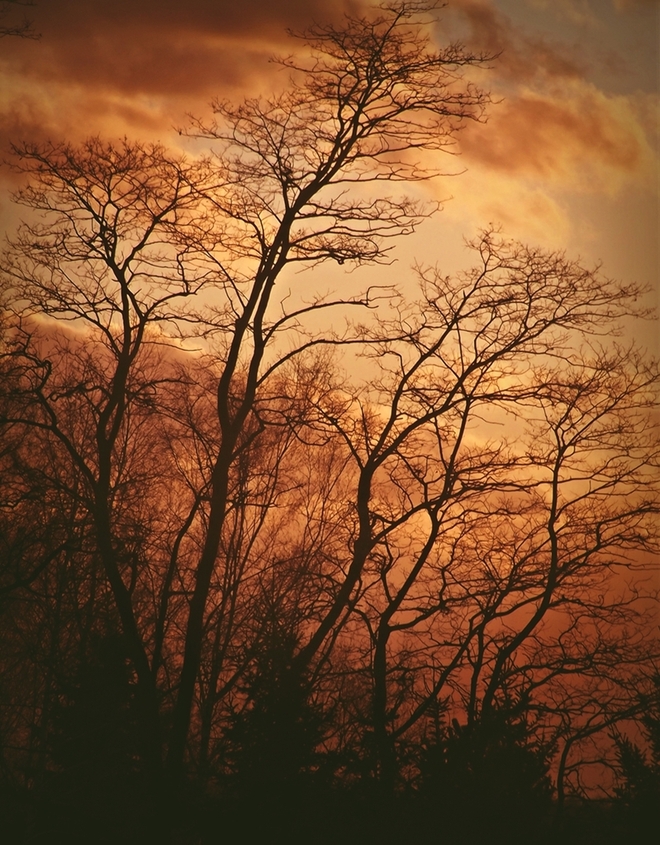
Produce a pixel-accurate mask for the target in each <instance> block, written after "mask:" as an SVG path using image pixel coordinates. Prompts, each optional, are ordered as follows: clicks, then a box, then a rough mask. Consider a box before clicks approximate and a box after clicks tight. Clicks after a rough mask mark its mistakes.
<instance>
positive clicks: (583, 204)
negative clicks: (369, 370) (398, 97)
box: [0, 0, 660, 353]
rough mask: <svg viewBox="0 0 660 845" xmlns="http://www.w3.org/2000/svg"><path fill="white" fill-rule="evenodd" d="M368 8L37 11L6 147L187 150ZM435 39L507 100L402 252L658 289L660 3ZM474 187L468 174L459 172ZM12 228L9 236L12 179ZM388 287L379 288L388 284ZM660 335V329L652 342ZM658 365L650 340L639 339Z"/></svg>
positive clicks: (271, 3)
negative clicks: (335, 21) (524, 252)
mask: <svg viewBox="0 0 660 845" xmlns="http://www.w3.org/2000/svg"><path fill="white" fill-rule="evenodd" d="M360 5H361V0H240V2H237V0H185V2H182V0H113V2H103V3H101V2H94V0H36V5H35V6H34V8H32V9H29V10H28V12H29V15H30V17H31V18H32V19H33V25H34V28H35V29H36V30H37V31H38V32H40V33H41V39H40V40H38V41H31V40H23V39H16V38H4V39H2V40H1V41H0V111H1V115H0V147H1V148H2V150H3V153H2V155H3V157H4V156H5V155H6V151H7V149H8V145H9V142H10V141H18V140H38V139H40V138H41V139H45V138H49V139H51V140H61V139H66V140H72V141H75V140H79V139H81V138H83V137H85V136H87V135H91V134H100V135H102V136H105V137H110V138H112V137H117V136H123V135H127V136H128V137H130V138H148V139H159V140H161V141H163V142H164V143H165V144H168V145H173V146H174V145H176V146H183V147H184V149H185V147H186V145H187V144H188V145H190V143H191V142H190V141H187V140H186V139H182V138H180V137H179V135H178V133H177V131H176V129H177V128H178V127H181V126H185V124H186V113H189V112H192V113H194V114H196V115H208V114H209V113H210V110H209V106H208V104H209V101H210V100H211V99H212V97H214V96H223V97H230V98H235V97H240V96H242V94H243V93H244V92H246V91H250V92H254V91H259V90H267V89H268V88H270V87H272V86H273V85H274V84H275V85H279V84H282V83H283V81H284V80H285V77H284V76H283V73H282V71H281V70H278V69H277V68H276V66H274V65H272V64H269V63H268V57H269V55H271V54H273V53H286V52H289V51H291V50H292V49H293V48H294V47H295V43H294V44H292V43H291V42H290V41H288V39H287V35H286V28H287V27H292V28H294V29H297V28H302V27H304V26H305V25H306V24H307V23H309V22H311V20H312V19H314V18H315V19H319V20H320V19H328V18H330V17H337V16H339V15H341V13H342V11H343V10H344V9H345V8H349V7H350V8H351V9H353V10H357V9H358V8H359V6H360ZM439 17H440V24H439V25H438V27H437V37H438V38H439V39H443V38H444V39H447V38H452V39H454V38H459V39H461V40H464V41H467V42H468V43H470V44H471V45H474V46H475V47H477V48H482V49H486V50H487V51H489V52H496V53H500V57H499V59H497V60H496V61H495V62H493V68H492V69H491V70H490V71H487V72H484V71H481V72H479V79H478V81H479V82H480V84H482V85H484V87H487V88H489V89H490V90H491V91H492V93H493V95H494V97H495V99H497V100H499V103H498V104H497V105H493V107H492V108H491V110H490V118H489V121H488V123H487V124H484V125H477V126H470V127H469V128H468V129H467V130H466V131H464V132H463V134H462V135H461V136H460V149H461V156H460V158H457V157H451V158H450V157H447V156H445V159H446V161H445V162H443V166H444V169H445V170H446V171H448V172H453V173H455V174H459V173H461V175H455V176H453V177H451V178H446V179H442V180H439V181H438V182H436V183H435V184H434V185H433V186H429V188H428V190H429V191H430V192H431V193H432V194H433V195H434V196H435V197H437V198H443V199H445V198H449V197H451V200H449V201H448V202H446V204H445V207H444V211H443V212H442V213H441V214H440V215H439V216H438V217H437V218H436V219H435V220H433V221H432V222H430V223H427V224H425V225H424V227H423V228H422V230H421V231H420V232H419V233H418V234H417V235H416V236H415V237H414V238H412V239H411V240H410V241H409V242H408V243H406V244H405V246H404V245H402V247H401V248H400V250H399V257H400V259H401V262H400V266H405V264H408V263H410V261H411V260H412V258H413V257H416V258H418V259H420V260H422V261H424V262H435V261H439V262H440V263H441V264H443V265H444V266H446V267H447V268H448V269H451V268H452V267H454V266H456V265H457V264H460V263H461V262H462V260H463V259H462V253H461V245H462V237H463V235H466V236H468V237H470V236H472V235H474V233H475V230H476V229H477V228H478V227H480V226H484V225H487V224H488V223H491V222H493V223H500V224H502V226H503V227H504V231H505V233H506V234H510V235H512V236H515V237H520V238H522V239H524V240H527V241H531V242H535V243H541V244H544V245H547V246H550V247H553V248H557V247H561V248H565V249H566V250H567V251H568V252H569V253H570V254H571V255H581V256H582V257H583V258H584V259H585V260H586V261H588V262H593V261H595V260H598V259H602V261H603V265H604V271H605V272H606V273H608V274H609V275H613V276H617V277H621V278H624V279H626V280H632V279H636V280H638V281H640V282H645V283H647V284H649V285H652V286H653V287H654V288H655V290H656V296H655V298H656V301H657V289H658V275H659V271H658V267H659V262H658V157H659V156H658V154H659V144H658V93H659V92H658V85H659V78H658V55H659V49H660V37H659V29H658V25H659V20H660V2H658V0H450V3H449V4H448V7H447V8H446V9H444V10H442V11H441V12H440V13H439ZM462 171H464V172H462ZM0 179H1V180H2V181H1V184H0V189H1V191H2V195H1V198H0V224H1V225H2V226H3V228H5V229H11V228H12V227H13V225H14V221H15V215H16V212H15V210H14V209H12V207H11V204H10V202H9V200H8V190H9V188H10V183H11V175H10V174H9V173H8V172H7V171H6V169H5V171H4V173H3V174H1V175H0ZM378 272H380V273H383V272H384V271H383V270H379V271H378ZM656 328H657V327H656ZM640 337H641V339H642V341H643V342H644V343H646V344H647V345H650V346H651V347H654V348H655V351H656V353H657V352H658V351H659V344H658V332H657V331H656V330H655V329H654V328H653V327H651V326H649V327H647V330H646V331H644V332H642V333H641V335H640Z"/></svg>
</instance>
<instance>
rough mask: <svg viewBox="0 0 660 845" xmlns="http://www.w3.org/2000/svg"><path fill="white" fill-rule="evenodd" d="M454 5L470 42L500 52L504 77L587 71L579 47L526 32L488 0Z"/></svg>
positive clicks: (519, 79) (499, 63)
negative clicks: (570, 46)
mask: <svg viewBox="0 0 660 845" xmlns="http://www.w3.org/2000/svg"><path fill="white" fill-rule="evenodd" d="M452 8H453V10H454V14H455V15H458V16H459V17H460V19H462V23H463V27H464V29H465V30H466V34H465V40H466V41H467V42H468V43H469V44H470V46H471V47H472V48H473V49H475V50H477V51H482V52H484V53H487V54H489V55H494V56H497V60H496V61H495V65H494V66H495V71H496V73H497V76H498V77H499V78H500V79H501V80H502V79H504V80H506V79H509V80H513V81H514V82H518V83H520V82H529V81H531V80H532V79H534V77H538V76H539V75H543V76H546V77H551V78H566V79H571V78H573V79H574V78H579V77H583V76H584V75H585V73H586V67H585V65H584V64H583V63H582V62H581V61H579V59H578V58H577V57H576V51H574V50H571V49H569V48H568V47H567V46H565V45H563V44H557V43H554V42H550V41H547V40H545V39H543V38H540V37H538V36H532V35H529V34H527V33H525V32H524V31H523V30H522V29H521V28H520V27H515V26H514V25H513V23H512V22H511V20H510V19H509V18H508V17H507V16H506V15H505V14H503V13H502V12H501V11H500V10H498V9H497V8H495V7H494V6H493V5H492V4H491V3H490V2H488V0H455V2H454V3H453V4H452Z"/></svg>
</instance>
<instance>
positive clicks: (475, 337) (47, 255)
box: [0, 2, 660, 843]
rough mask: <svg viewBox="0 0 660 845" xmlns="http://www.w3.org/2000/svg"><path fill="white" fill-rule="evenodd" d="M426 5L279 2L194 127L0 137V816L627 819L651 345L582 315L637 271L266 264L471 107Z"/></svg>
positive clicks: (403, 198)
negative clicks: (260, 72)
mask: <svg viewBox="0 0 660 845" xmlns="http://www.w3.org/2000/svg"><path fill="white" fill-rule="evenodd" d="M428 13H429V7H428V6H427V5H426V4H420V3H416V2H414V3H413V2H407V3H396V4H393V5H391V6H388V7H384V8H382V9H380V10H379V11H377V13H374V15H373V16H372V17H370V18H359V17H355V18H347V20H346V22H345V24H344V25H343V26H337V27H335V26H321V25H319V26H316V27H314V28H313V29H312V30H310V31H309V32H307V33H305V34H304V36H302V37H303V38H304V39H305V43H306V45H307V48H306V51H302V54H301V55H302V56H303V58H301V60H300V61H301V64H300V66H299V65H298V64H297V63H296V60H295V59H288V60H286V61H285V62H284V64H285V65H286V66H287V67H288V68H289V70H290V73H291V83H290V85H289V87H288V88H286V90H284V91H283V92H282V93H280V94H276V95H273V97H272V98H271V99H266V100H248V101H245V102H243V103H241V104H240V105H238V106H234V105H232V104H228V103H224V102H223V103H217V104H216V106H215V108H216V114H217V121H216V122H213V123H211V124H205V123H203V122H198V123H196V124H194V125H193V128H192V130H191V131H192V132H194V133H195V134H196V135H197V136H199V137H201V138H205V139H207V140H208V142H209V144H210V145H211V147H212V149H213V151H214V152H213V155H210V156H208V157H200V158H196V159H194V160H184V159H182V158H180V157H177V156H175V155H174V154H171V153H169V152H168V151H167V150H164V149H162V148H160V147H158V146H149V145H144V144H139V143H132V142H129V141H125V142H123V143H120V144H111V143H106V142H104V141H102V140H100V139H91V140H89V141H88V142H87V143H86V144H84V145H82V146H81V147H77V148H74V147H71V146H69V145H66V144H47V145H43V146H36V145H29V144H28V145H23V146H19V147H17V148H16V150H15V153H16V158H15V166H16V169H17V170H18V171H19V173H21V174H22V178H23V182H22V185H23V187H22V188H21V189H20V190H19V191H18V192H17V194H16V200H17V202H18V203H20V204H22V205H23V206H24V207H25V208H26V215H27V216H26V219H25V222H24V224H23V225H22V226H21V227H20V228H19V230H18V231H17V232H16V234H15V235H13V236H12V237H11V239H10V240H9V243H8V245H7V248H6V250H5V252H4V254H3V257H2V263H1V269H2V280H3V307H4V312H3V324H2V332H3V334H2V346H1V347H0V354H1V357H0V368H1V375H2V382H1V384H2V387H1V388H0V433H1V435H2V440H1V445H0V462H1V473H0V478H1V480H0V556H1V563H2V566H1V571H0V637H1V649H2V651H1V662H0V736H1V740H2V752H1V756H0V802H1V807H0V809H1V812H2V818H3V828H4V830H5V831H7V833H8V836H9V840H8V841H14V842H17V843H20V842H53V841H66V842H70V843H76V842H81V843H82V842H85V843H88V842H89V843H104V842H107V843H114V842H116V843H120V842H121V843H131V842H135V843H138V842H139V843H144V842H152V841H153V842H168V841H172V842H190V843H193V842H205V843H206V842H208V843H212V842H224V841H246V842H251V841H264V842H271V841H272V842H277V841H284V842H295V841H301V842H326V841H327V842H340V841H341V842H365V843H366V842H387V841H393V842H410V841H418V840H419V841H429V842H430V841H433V842H448V843H453V842H503V843H504V842H506V843H515V842H521V843H525V842H529V843H543V842H546V841H547V842H555V841H561V842H569V843H570V842H575V843H578V842H579V843H588V842H594V843H595V842H598V843H606V842H626V843H628V842H634V841H636V838H640V837H642V836H643V832H644V831H645V830H646V829H648V828H649V826H650V825H652V823H653V813H654V812H657V806H658V775H659V766H660V759H659V753H660V742H659V737H658V726H659V724H660V720H659V716H658V658H659V650H658V641H657V587H656V581H655V579H656V577H657V576H656V569H655V568H654V567H655V565H656V564H657V554H658V534H657V529H658V525H657V509H658V508H657V487H658V457H659V452H658V442H657V417H654V416H653V408H654V402H655V397H656V395H657V385H658V370H657V366H656V364H655V363H654V362H653V361H651V360H649V359H648V357H647V356H646V355H645V353H644V352H643V350H639V349H637V348H636V347H635V345H634V344H632V343H626V342H624V341H623V340H621V339H620V338H621V326H622V321H628V322H627V325H628V326H630V324H631V321H632V320H634V319H640V318H644V317H648V314H647V313H646V312H645V310H644V308H643V307H642V305H641V304H640V303H641V302H642V299H641V295H642V293H643V292H642V291H640V290H639V289H638V288H637V287H636V286H635V285H623V284H620V283H618V282H615V281H613V280H611V279H608V278H607V277H605V276H604V275H603V274H602V273H601V272H600V270H599V269H598V268H587V267H584V266H582V265H581V264H580V263H579V262H577V261H573V260H571V259H569V258H567V257H566V256H565V255H563V254H561V253H551V252H545V251H543V250H540V249H536V248H531V247H528V246H525V245H523V244H519V243H515V242H511V241H508V240H507V239H506V238H504V237H503V236H501V235H500V234H499V233H498V232H497V231H493V230H489V231H484V232H482V233H480V234H479V235H478V236H477V237H476V238H475V239H474V240H473V241H471V242H470V244H469V248H470V252H471V256H472V258H471V261H472V266H471V267H470V269H467V270H465V271H464V272H461V273H459V274H457V275H455V276H447V275H445V274H444V273H443V272H442V271H441V269H440V268H439V267H434V266H431V267H418V268H417V270H416V271H415V272H414V273H409V272H404V271H401V272H398V273H394V271H393V270H391V269H390V270H388V271H387V272H386V271H385V270H383V274H382V283H381V282H379V283H377V284H374V283H372V284H371V286H370V287H368V288H366V289H364V290H360V289H359V288H358V284H359V273H356V274H343V273H342V274H340V275H339V276H338V277H337V278H336V281H333V285H334V292H333V293H330V294H327V295H326V294H325V293H324V291H323V289H321V288H319V289H318V290H317V289H316V288H315V287H314V285H315V284H316V282H315V281H314V280H315V279H318V276H314V275H299V274H297V273H295V272H293V271H294V270H300V269H302V268H304V267H308V266H317V265H323V264H325V265H328V264H332V263H334V264H338V265H346V266H347V267H351V266H353V267H354V266H359V265H365V264H376V265H377V264H387V263H388V261H389V257H390V249H391V248H392V247H393V245H394V242H395V240H396V239H397V238H399V237H402V236H404V235H406V234H408V233H410V232H412V231H413V230H414V229H415V228H416V227H417V226H418V225H419V224H420V223H422V221H424V220H425V219H426V218H428V217H430V215H431V213H432V212H433V209H432V208H430V207H429V206H428V205H424V203H423V202H422V198H423V196H424V194H423V192H422V189H421V187H420V186H419V184H418V183H421V182H423V181H424V180H429V179H431V178H433V177H434V176H435V175H436V173H435V171H434V169H433V162H435V161H437V158H438V155H439V154H440V153H442V152H443V151H450V150H451V149H452V144H453V143H454V138H455V136H456V133H457V132H459V130H460V129H461V127H462V126H463V125H464V124H465V123H466V121H469V120H481V119H482V118H483V114H484V110H485V108H486V106H487V104H488V97H487V95H486V94H485V93H484V91H483V90H482V89H481V88H480V87H479V86H478V85H477V84H476V80H478V74H480V73H484V72H485V65H487V63H488V62H489V61H490V60H491V57H488V56H479V55H474V54H472V53H470V52H469V51H468V50H466V49H464V48H463V47H461V46H460V45H450V46H447V47H444V48H441V49H440V50H437V51H436V50H434V49H433V48H432V47H431V46H430V43H429V41H428V39H427V37H426V36H425V34H424V33H425V29H424V27H425V25H426V23H425V17H428ZM425 162H426V163H427V165H428V166H425V164H424V163H425ZM404 186H407V188H406V189H407V190H408V191H412V192H413V194H414V196H413V198H411V197H410V196H407V195H405V194H404V193H403V192H402V188H403V187H404ZM415 197H417V198H416V199H415ZM427 225H430V224H427ZM441 259H442V256H439V260H441ZM325 278H328V277H325ZM370 278H372V279H373V278H374V276H373V275H372V276H370ZM310 279H311V280H312V281H309V280H310ZM617 336H619V340H618V341H617V340H616V338H617Z"/></svg>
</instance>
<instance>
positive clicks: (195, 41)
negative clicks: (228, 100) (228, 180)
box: [5, 0, 347, 96]
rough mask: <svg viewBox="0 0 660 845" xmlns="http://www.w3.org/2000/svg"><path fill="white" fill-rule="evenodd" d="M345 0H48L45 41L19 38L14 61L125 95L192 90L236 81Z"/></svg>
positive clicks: (43, 13) (42, 9) (21, 69)
mask: <svg viewBox="0 0 660 845" xmlns="http://www.w3.org/2000/svg"><path fill="white" fill-rule="evenodd" d="M346 5H347V4H346V3H345V2H343V0H284V2H282V0H278V2H273V0H241V2H236V0H186V1H185V2H184V1H183V0H138V1H137V2H136V0H113V2H111V3H110V2H89V0H41V2H40V3H39V4H38V5H37V7H36V8H35V9H34V15H33V17H34V25H35V27H36V28H37V29H38V30H39V31H40V32H41V34H42V38H41V41H40V42H39V43H38V44H32V45H26V44H25V43H18V42H17V41H15V42H14V43H12V44H11V45H9V46H8V49H7V50H6V58H5V61H6V62H7V63H8V64H9V66H10V68H11V69H13V70H14V71H15V72H18V73H20V74H22V75H24V76H26V77H28V78H32V79H47V80H49V81H53V80H58V81H61V82H68V83H75V84H78V85H82V86H84V87H97V88H101V89H104V90H114V91H117V92H121V93H124V94H129V95H131V94H135V93H145V94H152V95H158V94H163V95H167V94H171V93H174V94H178V93H182V92H186V93H188V94H189V95H191V96H194V95H195V94H196V93H204V92H208V91H214V90H217V88H218V87H219V86H225V85H230V86H231V85H232V84H235V85H239V84H242V82H243V81H244V80H245V78H246V77H249V75H250V73H252V72H253V71H254V66H255V64H257V65H258V64H259V63H260V62H265V56H266V54H267V53H269V52H271V50H272V49H273V48H274V49H277V48H278V47H280V46H281V47H284V41H285V37H286V35H285V29H286V28H287V27H291V28H293V29H297V28H304V27H305V26H307V25H309V24H310V23H311V21H312V20H314V19H322V20H328V19H332V18H335V17H337V16H338V15H339V14H341V12H342V10H343V9H344V8H345V7H346Z"/></svg>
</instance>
